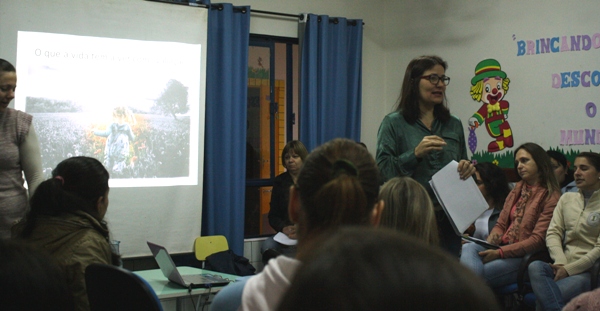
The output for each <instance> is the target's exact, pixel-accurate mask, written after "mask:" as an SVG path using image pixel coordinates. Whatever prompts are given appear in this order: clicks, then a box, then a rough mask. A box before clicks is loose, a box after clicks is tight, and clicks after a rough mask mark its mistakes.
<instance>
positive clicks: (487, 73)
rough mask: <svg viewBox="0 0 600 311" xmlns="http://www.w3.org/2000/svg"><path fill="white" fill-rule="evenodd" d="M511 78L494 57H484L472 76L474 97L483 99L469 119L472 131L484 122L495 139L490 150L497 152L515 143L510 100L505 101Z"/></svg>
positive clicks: (489, 145) (490, 144)
mask: <svg viewBox="0 0 600 311" xmlns="http://www.w3.org/2000/svg"><path fill="white" fill-rule="evenodd" d="M509 83H510V79H508V78H507V77H506V73H505V72H504V71H502V70H500V63H499V62H498V61H497V60H495V59H486V60H482V61H481V62H479V64H477V66H476V67H475V77H473V79H471V84H472V86H471V97H472V98H473V100H475V101H477V102H481V103H482V105H481V108H479V110H477V112H475V114H473V116H472V117H471V118H470V119H469V126H470V129H471V132H473V131H474V129H476V128H478V127H479V126H480V125H482V124H485V128H486V129H487V132H488V134H489V135H490V136H491V137H492V138H493V139H495V140H494V141H492V142H490V143H489V144H488V152H497V151H500V150H502V149H504V148H506V147H512V146H513V135H512V131H511V129H510V125H509V124H508V121H506V119H507V118H508V102H507V101H505V100H503V98H504V95H506V93H507V92H508V84H509Z"/></svg>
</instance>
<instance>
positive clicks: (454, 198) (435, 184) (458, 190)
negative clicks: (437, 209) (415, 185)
mask: <svg viewBox="0 0 600 311" xmlns="http://www.w3.org/2000/svg"><path fill="white" fill-rule="evenodd" d="M429 184H430V185H431V188H433V191H434V192H435V195H436V196H437V198H438V201H439V202H440V205H441V206H442V208H443V209H444V211H445V212H446V215H448V218H450V220H451V221H450V222H451V223H452V226H453V227H454V231H455V232H456V234H457V235H459V236H462V235H463V232H465V230H467V228H469V226H470V225H471V224H472V223H473V222H474V221H475V220H476V219H477V218H478V217H479V216H480V215H481V214H482V213H483V212H485V210H487V209H488V207H489V206H488V204H487V202H486V201H485V198H484V197H483V195H482V194H481V191H479V188H478V187H477V184H475V180H473V178H467V179H466V180H462V179H460V174H459V173H458V162H456V161H452V162H450V163H448V164H447V165H446V166H444V168H442V169H441V170H439V171H438V172H437V173H435V174H434V175H433V177H432V178H431V180H430V181H429Z"/></svg>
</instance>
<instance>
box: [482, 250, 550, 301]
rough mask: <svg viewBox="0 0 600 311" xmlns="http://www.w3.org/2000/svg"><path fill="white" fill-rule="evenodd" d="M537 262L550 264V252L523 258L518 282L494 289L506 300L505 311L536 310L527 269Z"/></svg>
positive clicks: (546, 251)
mask: <svg viewBox="0 0 600 311" xmlns="http://www.w3.org/2000/svg"><path fill="white" fill-rule="evenodd" d="M536 260H542V261H545V262H550V261H551V258H550V254H549V253H548V250H547V249H543V250H540V251H537V252H533V253H529V254H526V255H525V256H523V259H522V260H521V263H520V265H519V270H518V272H517V282H516V283H512V284H508V285H505V286H502V287H499V288H495V289H494V292H495V293H496V295H497V296H498V297H500V298H502V299H503V300H504V301H503V302H504V309H505V310H528V309H530V308H533V309H535V295H534V294H533V292H532V291H531V286H530V285H529V275H528V272H527V267H529V264H530V263H532V262H534V261H536Z"/></svg>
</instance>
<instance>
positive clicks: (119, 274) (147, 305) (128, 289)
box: [85, 264, 163, 311]
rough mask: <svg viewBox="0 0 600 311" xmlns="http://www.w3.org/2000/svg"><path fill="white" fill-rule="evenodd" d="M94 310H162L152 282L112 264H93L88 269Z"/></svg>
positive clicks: (87, 277) (89, 297) (87, 287)
mask: <svg viewBox="0 0 600 311" xmlns="http://www.w3.org/2000/svg"><path fill="white" fill-rule="evenodd" d="M85 285H86V290H87V294H88V300H89V302H90V310H91V311H121V310H122V311H125V310H148V311H162V310H163V309H162V305H161V304H160V301H159V299H158V297H157V296H156V293H155V292H154V290H152V288H151V287H150V285H149V284H148V283H147V282H146V281H145V280H144V279H142V278H140V277H139V276H137V275H135V274H134V273H132V272H130V271H128V270H125V269H122V268H119V267H115V266H110V265H104V264H91V265H89V266H88V267H87V268H86V269H85Z"/></svg>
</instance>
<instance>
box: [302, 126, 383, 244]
mask: <svg viewBox="0 0 600 311" xmlns="http://www.w3.org/2000/svg"><path fill="white" fill-rule="evenodd" d="M379 180H380V176H379V169H378V168H377V165H376V164H375V159H373V156H371V154H370V153H369V152H368V151H367V150H366V149H365V148H363V147H362V146H360V145H358V144H357V143H356V142H355V141H352V140H349V139H341V138H339V139H334V140H331V141H329V142H327V143H325V144H323V145H321V146H319V147H317V148H316V149H315V150H314V151H312V152H311V153H310V154H309V155H308V157H307V158H306V161H304V164H303V166H302V169H301V171H300V174H299V176H298V180H297V184H296V186H295V187H294V188H295V190H296V191H297V192H299V204H300V207H299V212H298V214H299V216H298V219H297V222H298V226H299V236H298V238H299V243H300V242H302V239H303V238H305V237H306V236H307V235H314V234H318V232H321V231H324V230H329V229H333V228H336V227H339V226H342V225H363V224H369V223H370V222H371V221H373V211H374V209H377V206H378V200H377V196H378V190H379ZM378 216H379V215H377V216H376V217H378Z"/></svg>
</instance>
